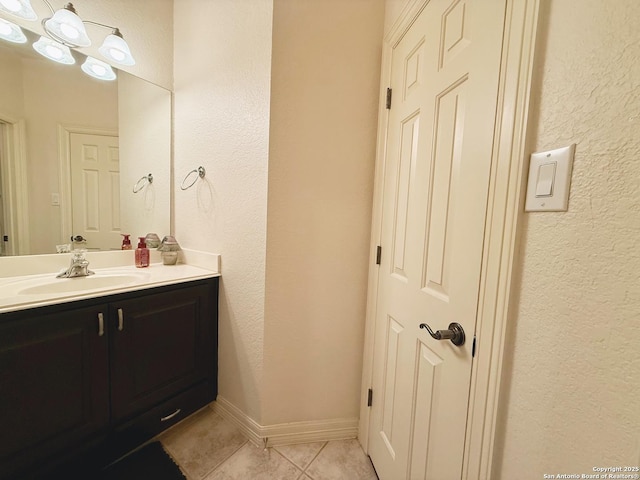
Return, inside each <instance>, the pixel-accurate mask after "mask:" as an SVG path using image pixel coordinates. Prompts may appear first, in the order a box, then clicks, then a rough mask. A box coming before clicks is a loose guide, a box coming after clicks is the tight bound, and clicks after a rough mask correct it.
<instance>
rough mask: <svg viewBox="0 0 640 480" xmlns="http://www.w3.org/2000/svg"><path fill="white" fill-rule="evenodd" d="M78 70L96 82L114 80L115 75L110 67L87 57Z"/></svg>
mask: <svg viewBox="0 0 640 480" xmlns="http://www.w3.org/2000/svg"><path fill="white" fill-rule="evenodd" d="M80 68H81V69H82V71H83V72H84V73H86V74H87V75H89V76H91V77H93V78H97V79H98V80H115V79H116V73H115V72H114V71H113V69H112V68H111V65H109V64H108V63H105V62H103V61H102V60H98V59H97V58H93V57H87V60H86V61H85V62H84V63H83V64H82V66H81V67H80Z"/></svg>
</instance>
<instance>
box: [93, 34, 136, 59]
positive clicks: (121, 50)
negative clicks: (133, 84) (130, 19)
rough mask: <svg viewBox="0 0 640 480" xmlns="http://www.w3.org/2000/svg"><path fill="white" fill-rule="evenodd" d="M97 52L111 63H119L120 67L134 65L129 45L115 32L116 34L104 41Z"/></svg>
mask: <svg viewBox="0 0 640 480" xmlns="http://www.w3.org/2000/svg"><path fill="white" fill-rule="evenodd" d="M98 51H99V52H100V53H101V54H102V55H103V56H104V57H105V58H108V59H109V60H111V61H112V62H115V63H119V64H120V65H135V63H136V61H135V60H134V59H133V56H132V55H131V50H129V45H127V42H125V41H124V38H122V37H121V36H120V35H119V32H118V31H117V30H116V33H112V34H111V35H109V36H108V37H107V38H105V39H104V42H103V43H102V46H101V47H100V48H99V49H98Z"/></svg>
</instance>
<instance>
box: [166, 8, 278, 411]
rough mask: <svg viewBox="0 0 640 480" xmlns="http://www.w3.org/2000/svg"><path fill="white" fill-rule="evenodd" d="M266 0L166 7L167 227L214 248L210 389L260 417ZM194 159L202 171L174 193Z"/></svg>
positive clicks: (200, 246) (187, 242)
mask: <svg viewBox="0 0 640 480" xmlns="http://www.w3.org/2000/svg"><path fill="white" fill-rule="evenodd" d="M272 9H273V2H272V0H252V1H237V0H218V1H215V2H204V1H201V0H180V1H179V2H176V8H175V18H174V26H175V101H174V103H175V125H174V139H175V145H174V149H175V150H174V158H175V160H174V170H175V185H174V191H175V202H174V205H175V234H176V237H177V240H178V241H179V242H180V244H181V245H182V246H184V247H188V248H192V249H195V250H202V251H206V252H212V253H220V254H222V272H223V277H222V281H221V291H220V306H219V307H220V327H219V339H220V346H219V351H218V357H219V384H220V385H219V386H220V388H219V392H220V395H222V396H223V397H224V398H225V399H227V400H229V401H230V402H231V403H232V404H234V405H235V406H237V407H238V408H240V409H241V410H242V411H243V412H244V413H246V414H247V415H249V416H250V417H252V418H253V419H254V420H256V421H260V395H261V393H260V388H261V379H262V362H263V358H262V356H263V332H264V289H265V255H266V253H265V250H266V216H267V164H268V156H269V89H270V74H271V24H272ZM199 165H202V166H204V167H205V169H206V171H207V174H206V177H205V179H204V180H203V181H198V182H197V184H196V185H195V186H194V187H192V188H191V189H189V190H186V191H182V190H180V183H181V182H182V180H183V178H184V176H185V174H186V173H187V172H189V171H190V170H193V169H194V168H197V167H198V166H199Z"/></svg>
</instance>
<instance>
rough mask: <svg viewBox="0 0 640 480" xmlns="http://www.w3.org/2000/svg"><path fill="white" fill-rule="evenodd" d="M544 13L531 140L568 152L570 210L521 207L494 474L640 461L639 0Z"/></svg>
mask: <svg viewBox="0 0 640 480" xmlns="http://www.w3.org/2000/svg"><path fill="white" fill-rule="evenodd" d="M541 15H542V17H541V25H540V30H539V46H538V59H537V62H536V65H537V66H536V80H535V81H534V90H533V99H534V105H533V107H532V122H531V129H530V136H531V143H532V149H531V150H532V151H540V150H545V149H550V148H555V147H559V146H563V145H568V144H571V143H574V142H575V143H576V144H577V148H576V156H575V163H574V167H573V176H572V185H571V196H570V200H569V211H568V212H566V213H530V214H524V217H523V222H522V236H523V238H522V248H521V252H520V260H519V262H518V264H519V265H518V268H519V270H520V273H519V275H516V285H515V287H516V288H515V290H516V298H515V304H516V306H515V311H514V315H513V318H512V319H511V320H510V322H511V324H510V327H509V328H510V334H509V336H508V338H507V345H509V347H508V350H507V353H506V359H505V364H506V372H505V373H506V377H507V379H506V385H505V388H504V392H503V393H504V395H505V398H504V399H503V402H502V405H501V426H500V431H499V433H500V434H499V438H500V443H499V444H498V448H497V451H498V455H497V458H496V460H497V461H496V467H497V468H496V473H495V475H494V477H493V478H496V479H497V478H502V479H512V478H531V479H537V478H542V477H543V474H544V473H551V474H557V473H578V474H581V473H593V472H592V468H593V467H594V466H605V467H606V466H625V465H630V466H634V465H639V464H640V433H639V432H640V353H639V349H638V345H639V344H640V317H639V312H640V280H639V278H640V273H639V272H640V253H639V250H638V247H639V243H638V241H639V239H640V188H638V183H639V179H640V135H639V134H640V113H639V112H640V62H639V61H638V59H639V58H640V30H639V29H638V21H637V20H638V19H639V18H640V3H639V2H637V0H618V1H615V2H601V1H583V0H545V1H543V2H542V10H541Z"/></svg>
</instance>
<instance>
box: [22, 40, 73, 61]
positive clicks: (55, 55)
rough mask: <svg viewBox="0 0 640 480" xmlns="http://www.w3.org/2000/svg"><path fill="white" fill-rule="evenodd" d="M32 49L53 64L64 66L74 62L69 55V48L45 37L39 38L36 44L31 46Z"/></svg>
mask: <svg viewBox="0 0 640 480" xmlns="http://www.w3.org/2000/svg"><path fill="white" fill-rule="evenodd" d="M33 48H34V49H35V51H36V52H38V53H39V54H40V55H42V56H43V57H47V58H48V59H49V60H53V61H54V62H58V63H63V64H65V65H73V64H74V63H76V60H75V59H74V58H73V56H72V55H71V51H70V50H69V47H67V46H66V45H62V44H61V43H58V42H56V41H55V40H51V39H50V38H47V37H40V40H38V41H37V42H36V43H34V44H33Z"/></svg>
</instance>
